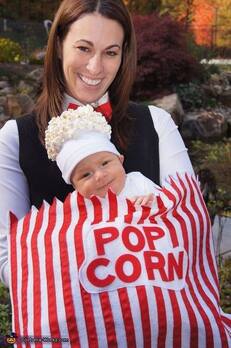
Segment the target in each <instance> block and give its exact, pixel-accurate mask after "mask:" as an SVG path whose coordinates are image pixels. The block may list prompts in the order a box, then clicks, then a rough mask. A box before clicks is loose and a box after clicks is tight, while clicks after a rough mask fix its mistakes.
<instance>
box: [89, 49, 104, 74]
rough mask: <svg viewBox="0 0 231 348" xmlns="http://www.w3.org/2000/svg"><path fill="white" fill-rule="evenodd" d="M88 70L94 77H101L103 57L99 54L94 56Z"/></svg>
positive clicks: (90, 60)
mask: <svg viewBox="0 0 231 348" xmlns="http://www.w3.org/2000/svg"><path fill="white" fill-rule="evenodd" d="M87 70H88V71H89V72H90V73H91V74H92V75H99V74H100V73H101V71H102V61H101V57H100V56H99V55H97V54H94V55H93V56H92V57H91V58H90V59H89V61H88V63H87Z"/></svg>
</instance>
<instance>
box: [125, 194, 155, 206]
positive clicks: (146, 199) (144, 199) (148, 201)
mask: <svg viewBox="0 0 231 348" xmlns="http://www.w3.org/2000/svg"><path fill="white" fill-rule="evenodd" d="M154 199H155V196H154V194H153V193H149V194H148V195H145V196H135V197H132V198H131V199H130V201H131V202H132V203H133V204H134V206H135V208H136V209H139V208H140V207H141V206H142V205H144V206H146V207H150V208H151V206H152V204H153V202H154Z"/></svg>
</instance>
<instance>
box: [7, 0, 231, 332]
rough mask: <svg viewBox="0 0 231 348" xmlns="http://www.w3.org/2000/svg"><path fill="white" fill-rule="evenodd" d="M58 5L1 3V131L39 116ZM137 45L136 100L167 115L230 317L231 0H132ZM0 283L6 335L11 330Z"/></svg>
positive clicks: (19, 0) (33, 0)
mask: <svg viewBox="0 0 231 348" xmlns="http://www.w3.org/2000/svg"><path fill="white" fill-rule="evenodd" d="M60 2H61V1H60V0H59V1H58V0H56V1H55V0H52V1H51V0H46V1H45V0H0V127H1V126H3V124H4V123H5V122H6V121H7V120H8V119H10V118H15V117H20V116H21V115H23V114H25V113H27V112H30V111H31V110H32V109H33V106H34V103H35V100H36V97H37V95H38V93H39V90H40V87H41V82H42V75H43V68H42V64H43V59H44V54H45V50H46V41H47V37H48V35H49V27H50V24H51V22H50V21H51V20H52V18H53V14H54V11H55V9H56V8H57V6H58V4H59V3H60ZM125 3H126V4H127V6H128V7H129V9H130V10H131V11H132V14H133V20H134V25H135V30H136V36H137V42H138V70H137V78H136V82H135V85H134V89H133V93H132V99H133V100H137V101H141V102H144V103H149V104H154V105H157V106H161V107H163V108H164V109H166V110H167V111H169V112H170V113H171V114H172V116H173V118H174V120H175V122H176V123H177V125H178V126H179V130H180V132H181V134H182V136H183V138H184V141H185V142H186V144H187V146H188V148H189V154H190V157H191V160H192V162H193V165H194V168H195V170H196V172H197V173H198V175H199V178H200V181H201V185H202V190H203V194H204V198H205V200H206V203H207V206H208V209H209V212H210V216H211V221H212V223H213V225H214V227H213V231H214V246H215V251H216V256H217V263H218V268H219V276H220V284H221V304H222V307H223V309H224V310H225V311H226V312H229V313H231V220H230V217H231V207H230V205H231V204H230V202H231V188H230V173H231V139H230V134H231V0H203V1H202V0H187V1H185V0H136V1H135V0H130V1H129V0H127V1H125ZM10 322H11V312H10V300H9V293H8V291H7V289H6V288H5V287H4V286H3V285H2V284H0V336H1V335H2V336H3V335H6V334H8V333H10V331H11V324H10Z"/></svg>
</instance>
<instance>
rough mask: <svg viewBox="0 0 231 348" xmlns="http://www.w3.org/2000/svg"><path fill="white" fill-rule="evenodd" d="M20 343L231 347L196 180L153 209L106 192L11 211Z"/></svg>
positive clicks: (166, 190) (182, 181)
mask: <svg viewBox="0 0 231 348" xmlns="http://www.w3.org/2000/svg"><path fill="white" fill-rule="evenodd" d="M9 250H10V275H11V276H10V277H11V279H10V292H11V300H12V311H13V331H14V332H15V334H16V336H17V344H16V346H17V347H38V348H40V347H74V348H75V347H76V348H78V347H81V348H87V347H90V348H96V347H98V348H105V347H112V348H114V347H120V348H126V347H128V348H142V347H146V348H152V347H153V348H155V347H158V348H165V347H166V348H171V347H174V348H180V347H182V348H189V347H191V348H194V347H195V348H204V347H207V348H213V347H214V348H226V347H227V348H228V347H231V336H230V335H231V315H228V314H225V313H223V312H222V310H221V308H220V305H219V284H218V275H217V268H216V262H215V255H214V249H213V241H212V234H211V226H210V220H209V216H208V213H207V210H206V207H205V204H204V201H203V198H202V195H201V192H200V189H199V183H198V181H197V179H196V178H195V177H194V176H190V175H187V174H181V175H177V176H176V177H174V178H173V177H170V178H168V180H167V181H166V183H165V186H164V187H163V188H160V190H159V194H158V195H156V201H155V204H154V205H153V207H152V208H148V207H142V208H141V209H140V210H135V208H134V206H133V204H132V203H131V201H129V200H128V199H127V200H126V199H122V198H118V197H117V196H115V195H114V194H113V193H112V192H110V191H109V192H108V195H107V197H106V198H98V197H96V196H93V197H92V198H91V199H84V198H83V197H82V196H81V195H79V194H78V193H76V192H73V193H72V194H70V195H69V196H68V197H67V198H66V200H65V202H64V203H62V202H60V201H59V200H57V199H54V201H53V203H52V205H49V204H48V203H46V202H44V203H43V205H42V207H41V208H40V209H39V210H37V209H36V208H32V209H31V211H30V212H29V213H28V214H27V215H26V216H25V217H24V218H23V219H21V220H19V221H18V220H17V219H16V218H15V217H14V216H13V215H11V233H10V236H9Z"/></svg>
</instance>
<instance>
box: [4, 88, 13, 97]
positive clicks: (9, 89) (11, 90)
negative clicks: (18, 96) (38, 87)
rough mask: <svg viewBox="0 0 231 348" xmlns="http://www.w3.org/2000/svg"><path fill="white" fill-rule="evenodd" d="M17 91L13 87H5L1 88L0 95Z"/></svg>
mask: <svg viewBox="0 0 231 348" xmlns="http://www.w3.org/2000/svg"><path fill="white" fill-rule="evenodd" d="M14 92H15V90H14V88H13V87H4V88H2V89H0V96H1V95H7V94H13V93H14Z"/></svg>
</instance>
